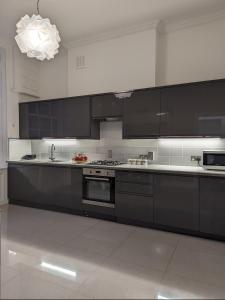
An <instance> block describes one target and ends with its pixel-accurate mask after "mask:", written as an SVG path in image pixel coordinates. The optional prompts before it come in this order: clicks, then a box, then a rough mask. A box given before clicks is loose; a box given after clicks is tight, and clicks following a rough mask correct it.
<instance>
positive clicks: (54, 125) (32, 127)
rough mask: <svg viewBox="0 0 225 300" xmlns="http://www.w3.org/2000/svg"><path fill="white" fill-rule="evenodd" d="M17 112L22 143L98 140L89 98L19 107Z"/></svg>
mask: <svg viewBox="0 0 225 300" xmlns="http://www.w3.org/2000/svg"><path fill="white" fill-rule="evenodd" d="M19 110H20V138H22V139H41V138H48V137H50V138H67V137H69V138H90V139H92V138H93V139H98V138H99V122H97V121H95V120H92V119H91V107H90V98H89V97H75V98H66V99H56V100H49V101H36V102H27V103H21V104H20V108H19Z"/></svg>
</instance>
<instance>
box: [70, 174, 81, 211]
mask: <svg viewBox="0 0 225 300" xmlns="http://www.w3.org/2000/svg"><path fill="white" fill-rule="evenodd" d="M70 188H71V190H70V192H71V197H72V201H73V208H75V209H77V210H80V211H81V210H82V196H83V172H82V169H71V184H70Z"/></svg>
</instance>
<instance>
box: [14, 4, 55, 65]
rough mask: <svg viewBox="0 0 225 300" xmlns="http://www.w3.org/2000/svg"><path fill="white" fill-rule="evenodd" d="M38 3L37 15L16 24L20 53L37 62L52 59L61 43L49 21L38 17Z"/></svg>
mask: <svg viewBox="0 0 225 300" xmlns="http://www.w3.org/2000/svg"><path fill="white" fill-rule="evenodd" d="M39 1H40V0H38V1H37V12H38V14H37V15H33V16H32V17H29V16H28V15H25V16H24V17H23V18H21V19H20V21H19V22H18V23H17V24H16V27H17V31H16V32H17V35H16V37H15V39H16V42H17V44H18V46H19V48H20V51H21V52H22V53H26V54H27V56H28V57H35V58H37V59H38V60H44V59H48V60H49V59H52V58H54V56H55V55H56V54H57V53H58V49H59V43H60V41H61V39H60V36H59V32H58V30H57V28H56V26H55V25H52V24H51V23H50V20H49V19H43V18H42V17H41V16H40V15H39Z"/></svg>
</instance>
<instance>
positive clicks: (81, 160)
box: [72, 153, 88, 164]
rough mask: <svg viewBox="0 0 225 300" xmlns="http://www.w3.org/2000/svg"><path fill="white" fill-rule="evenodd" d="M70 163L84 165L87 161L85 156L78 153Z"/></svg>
mask: <svg viewBox="0 0 225 300" xmlns="http://www.w3.org/2000/svg"><path fill="white" fill-rule="evenodd" d="M72 161H73V162H74V163H76V164H85V163H87V161H88V157H87V155H86V154H83V153H78V154H75V155H74V157H73V158H72Z"/></svg>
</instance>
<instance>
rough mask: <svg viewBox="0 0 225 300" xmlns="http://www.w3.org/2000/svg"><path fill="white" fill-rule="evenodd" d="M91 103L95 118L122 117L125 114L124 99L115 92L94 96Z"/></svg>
mask: <svg viewBox="0 0 225 300" xmlns="http://www.w3.org/2000/svg"><path fill="white" fill-rule="evenodd" d="M91 103H92V117H93V118H96V119H101V118H107V117H121V116H122V114H123V100H122V99H119V98H117V97H116V95H115V94H104V95H97V96H93V97H92V99H91Z"/></svg>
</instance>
